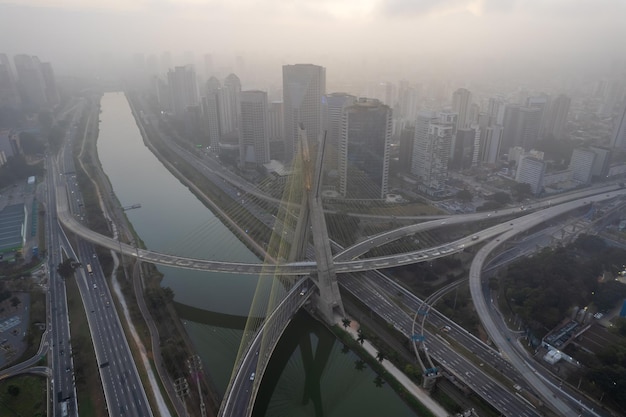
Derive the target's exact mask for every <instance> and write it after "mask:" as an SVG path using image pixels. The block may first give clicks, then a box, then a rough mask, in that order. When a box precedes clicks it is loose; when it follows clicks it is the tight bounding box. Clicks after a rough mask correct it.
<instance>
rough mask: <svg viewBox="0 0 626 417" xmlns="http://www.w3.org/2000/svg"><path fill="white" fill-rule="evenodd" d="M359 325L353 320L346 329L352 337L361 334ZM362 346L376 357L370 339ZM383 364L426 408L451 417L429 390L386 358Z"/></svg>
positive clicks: (434, 412)
mask: <svg viewBox="0 0 626 417" xmlns="http://www.w3.org/2000/svg"><path fill="white" fill-rule="evenodd" d="M342 319H343V318H339V320H338V321H337V324H338V325H339V326H343V324H342ZM359 327H360V325H359V323H358V322H356V321H354V320H352V321H351V322H350V326H348V327H347V328H346V329H345V330H346V331H347V332H348V333H350V335H352V337H353V338H354V339H355V340H356V339H357V337H358V335H359V333H358V329H359ZM362 346H363V348H364V349H365V350H366V351H367V353H369V354H370V355H372V357H376V354H377V352H378V350H377V349H376V348H375V347H374V346H373V345H372V344H371V343H370V342H369V341H368V340H365V341H364V342H363V345H362ZM382 366H383V367H384V368H385V370H386V371H387V372H389V373H390V374H391V375H392V376H393V377H394V378H395V379H396V380H397V381H398V382H399V383H400V384H402V386H404V388H405V389H406V390H407V391H408V392H409V393H411V394H412V395H413V396H414V397H415V398H417V400H418V401H419V402H421V403H422V404H423V405H424V406H425V407H426V408H428V409H429V410H430V412H432V413H433V414H434V415H436V416H437V417H449V416H450V414H449V413H448V412H447V411H446V410H444V408H443V407H442V406H441V405H439V403H437V402H436V401H435V400H433V399H432V397H431V396H430V395H429V394H428V392H426V391H425V390H424V389H422V388H421V387H419V386H418V385H415V383H414V382H413V381H411V379H409V377H408V376H406V375H405V374H404V373H403V372H402V371H400V370H399V369H398V368H396V367H395V366H394V365H393V364H392V363H391V362H389V361H387V360H385V361H383V362H382Z"/></svg>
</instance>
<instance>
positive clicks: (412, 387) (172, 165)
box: [131, 104, 448, 416]
mask: <svg viewBox="0 0 626 417" xmlns="http://www.w3.org/2000/svg"><path fill="white" fill-rule="evenodd" d="M131 106H132V104H131ZM133 115H134V116H135V119H136V121H137V123H138V124H140V123H143V120H142V119H141V116H140V114H139V113H138V111H136V110H133ZM152 125H153V123H151V124H150V125H149V126H152ZM141 130H142V135H143V137H144V143H145V144H146V146H148V147H149V149H150V150H151V151H152V152H153V153H155V156H156V157H157V158H158V159H159V160H160V161H161V162H162V163H163V164H164V165H165V166H166V168H167V169H168V170H169V171H170V172H171V173H172V174H173V175H174V176H176V177H177V178H178V179H179V180H180V181H181V182H182V183H183V184H185V185H186V186H188V187H191V186H192V185H193V186H194V187H196V186H195V184H191V182H190V180H189V179H188V178H186V177H185V175H184V174H183V172H186V169H185V168H184V165H185V164H186V162H185V161H184V160H182V159H181V158H178V157H177V158H176V159H175V160H174V161H168V160H167V159H166V157H165V155H166V154H167V155H171V152H165V151H164V150H162V152H159V151H158V149H156V148H155V147H154V144H151V141H152V138H151V137H150V136H149V135H148V133H147V131H146V129H141ZM161 146H166V144H163V143H161ZM157 152H158V153H157ZM189 169H194V170H195V168H189ZM199 192H200V193H201V194H202V195H203V196H204V197H203V199H202V200H201V201H202V202H203V203H205V205H206V202H207V201H209V202H212V201H213V200H218V198H216V196H213V195H211V193H210V190H209V191H206V190H200V191H199ZM194 194H196V195H198V193H197V192H194ZM205 199H206V200H205ZM207 207H208V208H209V209H211V210H213V208H212V205H207ZM223 215H226V214H225V213H224V214H223ZM229 221H232V220H229ZM237 227H238V226H237ZM248 238H249V237H248ZM367 354H369V355H371V352H367ZM386 366H388V367H390V369H394V370H395V371H394V373H393V374H392V373H390V372H388V371H385V372H388V373H389V375H393V378H394V380H397V381H399V382H398V383H397V384H393V385H392V384H390V385H392V386H393V387H394V388H398V387H399V386H400V385H402V386H403V387H404V385H405V384H406V387H404V390H405V391H406V393H405V394H402V393H401V395H400V396H401V397H403V398H406V397H407V396H412V397H415V398H418V400H417V401H415V402H418V401H419V405H416V404H415V403H414V402H412V401H411V400H410V399H409V400H406V399H405V401H406V402H407V403H411V405H412V406H413V407H414V408H415V409H416V410H417V411H418V412H420V413H421V414H420V415H422V414H424V415H429V414H426V413H428V412H429V411H428V410H429V409H430V408H431V407H432V409H433V411H432V415H436V416H441V415H446V416H447V415H448V413H446V412H445V410H443V408H442V407H441V406H439V405H438V404H437V403H436V402H435V401H434V400H433V399H432V398H430V397H428V395H427V394H425V393H424V392H423V391H422V390H421V389H419V388H418V387H417V385H416V384H414V383H410V382H409V378H408V377H406V376H404V377H403V378H396V377H395V375H403V374H402V372H401V371H400V370H399V369H397V368H395V366H393V365H392V364H391V363H386ZM424 396H425V397H426V400H424V401H422V398H424ZM422 402H426V403H427V405H422V404H421V403H422Z"/></svg>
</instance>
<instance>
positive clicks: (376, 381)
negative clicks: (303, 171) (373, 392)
mask: <svg viewBox="0 0 626 417" xmlns="http://www.w3.org/2000/svg"><path fill="white" fill-rule="evenodd" d="M374 385H376V388H380V387H382V386H383V385H385V380H384V379H383V378H382V377H381V376H380V375H376V378H374Z"/></svg>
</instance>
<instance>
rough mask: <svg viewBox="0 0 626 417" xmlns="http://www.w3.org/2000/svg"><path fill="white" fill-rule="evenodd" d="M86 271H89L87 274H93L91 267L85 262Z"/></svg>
mask: <svg viewBox="0 0 626 417" xmlns="http://www.w3.org/2000/svg"><path fill="white" fill-rule="evenodd" d="M87 272H89V274H93V270H92V269H91V264H87Z"/></svg>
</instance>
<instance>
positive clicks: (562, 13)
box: [0, 0, 626, 71]
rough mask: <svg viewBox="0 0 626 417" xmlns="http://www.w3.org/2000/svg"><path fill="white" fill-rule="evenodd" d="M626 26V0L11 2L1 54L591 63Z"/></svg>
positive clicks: (617, 45) (620, 38) (2, 24)
mask: <svg viewBox="0 0 626 417" xmlns="http://www.w3.org/2000/svg"><path fill="white" fill-rule="evenodd" d="M624 22H626V1H625V0H0V52H6V53H8V54H16V53H30V54H36V55H39V56H40V57H41V58H42V59H44V60H50V61H53V62H54V61H57V60H60V61H63V62H70V61H71V60H78V61H81V60H83V61H85V60H90V59H91V60H93V59H95V58H93V57H96V56H100V57H101V56H108V57H111V59H114V57H119V58H120V59H121V57H128V56H130V55H132V54H133V53H136V52H142V53H145V54H151V53H154V54H160V53H162V52H163V51H171V52H172V53H182V52H184V51H193V52H195V53H196V54H197V55H198V56H201V55H202V54H205V53H211V54H214V55H215V56H220V55H224V56H225V55H229V56H232V57H234V56H237V55H240V56H246V57H249V56H256V57H258V59H259V60H261V59H268V60H269V59H274V60H276V61H277V62H291V63H293V62H295V61H301V62H304V61H306V62H320V60H323V59H328V60H333V61H336V62H342V61H346V60H352V61H358V62H364V63H367V65H369V66H376V65H380V66H381V68H382V67H385V66H386V67H393V66H394V65H395V66H398V65H400V63H401V62H404V63H405V64H402V65H406V63H407V62H410V63H413V62H417V63H422V64H423V63H424V62H429V63H430V64H431V65H434V63H438V65H446V66H447V67H448V68H454V67H457V68H458V67H460V66H467V68H473V69H474V70H475V71H483V70H485V68H491V69H493V68H496V67H502V68H516V66H517V67H520V66H522V65H523V66H527V67H531V68H538V66H540V67H542V68H543V67H545V68H557V67H560V68H565V69H567V68H572V67H580V68H583V69H584V68H587V67H594V66H596V65H597V64H598V63H600V62H610V61H611V60H612V59H614V58H620V57H621V55H622V54H623V43H624V39H626V24H624ZM322 64H323V62H322ZM56 65H57V66H59V65H60V64H56Z"/></svg>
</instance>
